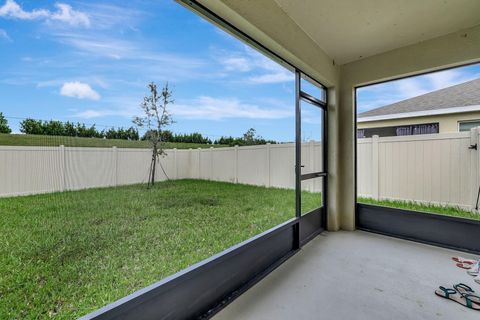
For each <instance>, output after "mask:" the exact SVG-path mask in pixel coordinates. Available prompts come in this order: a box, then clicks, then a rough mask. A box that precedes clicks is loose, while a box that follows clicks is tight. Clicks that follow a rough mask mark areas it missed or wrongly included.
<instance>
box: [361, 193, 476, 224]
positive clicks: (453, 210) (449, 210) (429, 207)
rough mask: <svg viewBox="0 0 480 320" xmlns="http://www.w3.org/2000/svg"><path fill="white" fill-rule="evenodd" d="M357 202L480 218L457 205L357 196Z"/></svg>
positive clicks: (474, 218)
mask: <svg viewBox="0 0 480 320" xmlns="http://www.w3.org/2000/svg"><path fill="white" fill-rule="evenodd" d="M358 202H359V203H365V204H372V205H378V206H384V207H392V208H398V209H406V210H412V211H418V212H424V213H435V214H441V215H445V216H453V217H458V218H466V219H473V220H480V214H477V213H474V212H470V211H466V210H463V209H461V208H458V207H449V206H439V205H434V204H421V203H417V202H412V201H398V200H373V199H371V198H358Z"/></svg>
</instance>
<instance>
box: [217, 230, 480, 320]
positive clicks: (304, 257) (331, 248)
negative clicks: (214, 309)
mask: <svg viewBox="0 0 480 320" xmlns="http://www.w3.org/2000/svg"><path fill="white" fill-rule="evenodd" d="M452 255H461V256H465V257H473V256H472V255H468V254H465V253H461V252H457V251H454V250H448V249H442V248H438V247H433V246H429V245H424V244H420V243H415V242H410V241H405V240H399V239H395V238H390V237H385V236H380V235H376V234H372V233H368V232H362V231H355V232H344V231H340V232H333V233H324V234H322V235H320V236H318V237H317V238H316V239H314V240H313V241H311V242H310V243H309V244H308V245H306V246H305V247H304V248H303V249H302V250H301V252H299V253H298V254H296V255H295V256H294V257H292V258H291V259H289V260H288V261H287V262H285V263H284V264H283V265H281V266H280V267H279V268H278V269H276V270H275V271H274V272H272V273H271V274H269V275H268V276H267V277H266V278H265V279H263V280H262V281H260V282H259V283H257V284H256V285H255V286H254V287H253V288H251V289H250V290H248V291H247V292H246V293H244V294H243V295H242V296H240V297H239V298H238V299H236V300H235V301H234V302H233V303H231V304H230V305H228V306H227V307H226V308H225V309H223V310H222V311H220V312H219V313H218V314H217V315H216V316H215V317H214V319H216V320H221V319H230V320H231V319H233V320H234V319H259V320H261V319H265V320H266V319H276V320H278V319H370V320H371V319H388V320H391V319H415V320H417V319H462V320H468V319H477V320H478V319H480V312H479V311H474V310H469V309H467V308H465V307H463V306H461V305H459V304H457V303H455V302H453V301H448V300H445V299H441V298H439V297H437V296H435V295H434V290H435V289H436V288H437V287H438V286H439V285H443V286H450V287H451V286H452V285H453V284H455V283H459V282H463V283H465V284H468V285H469V286H471V287H472V288H473V289H474V290H475V291H476V292H477V293H480V285H478V284H476V283H475V282H474V281H473V277H471V276H469V275H468V274H467V273H466V272H465V271H464V270H462V269H460V268H457V267H456V266H455V263H454V262H453V261H452V260H451V256H452Z"/></svg>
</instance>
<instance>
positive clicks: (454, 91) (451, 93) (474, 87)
mask: <svg viewBox="0 0 480 320" xmlns="http://www.w3.org/2000/svg"><path fill="white" fill-rule="evenodd" d="M475 105H480V78H479V79H475V80H471V81H467V82H464V83H461V84H457V85H454V86H451V87H448V88H444V89H440V90H437V91H433V92H430V93H426V94H422V95H420V96H417V97H413V98H410V99H406V100H402V101H399V102H396V103H392V104H389V105H386V106H383V107H380V108H376V109H373V110H370V111H366V112H362V113H360V114H359V115H358V117H359V118H363V117H374V116H384V115H390V114H399V113H405V112H418V111H428V110H438V109H446V108H456V107H467V106H475Z"/></svg>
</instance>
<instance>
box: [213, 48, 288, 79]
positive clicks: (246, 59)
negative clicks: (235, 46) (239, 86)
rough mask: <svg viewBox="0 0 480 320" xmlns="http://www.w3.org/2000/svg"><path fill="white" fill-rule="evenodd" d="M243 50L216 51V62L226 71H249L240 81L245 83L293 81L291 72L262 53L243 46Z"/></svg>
mask: <svg viewBox="0 0 480 320" xmlns="http://www.w3.org/2000/svg"><path fill="white" fill-rule="evenodd" d="M243 49H244V50H243V51H236V52H228V51H225V50H220V51H216V52H215V54H216V55H217V56H218V58H217V60H218V62H219V63H220V64H221V65H222V66H223V67H224V71H226V72H251V73H250V75H249V76H248V77H246V78H244V79H243V80H242V81H241V82H244V83H247V84H271V83H283V82H291V81H294V79H295V77H294V75H293V73H292V72H290V71H289V70H287V69H285V68H284V67H282V66H281V65H280V64H278V63H277V62H275V61H273V60H271V59H270V58H267V57H266V56H264V55H263V54H261V53H259V52H257V51H255V50H253V49H251V48H250V47H248V46H243Z"/></svg>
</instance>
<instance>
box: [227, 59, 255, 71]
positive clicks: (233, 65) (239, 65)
mask: <svg viewBox="0 0 480 320" xmlns="http://www.w3.org/2000/svg"><path fill="white" fill-rule="evenodd" d="M220 63H221V64H222V65H223V66H224V67H225V70H226V71H240V72H247V71H250V70H252V65H251V62H250V61H249V60H248V59H247V58H245V57H226V58H224V59H220Z"/></svg>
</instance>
